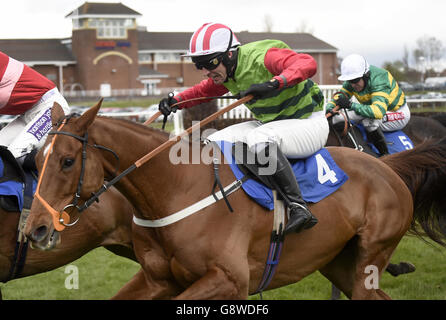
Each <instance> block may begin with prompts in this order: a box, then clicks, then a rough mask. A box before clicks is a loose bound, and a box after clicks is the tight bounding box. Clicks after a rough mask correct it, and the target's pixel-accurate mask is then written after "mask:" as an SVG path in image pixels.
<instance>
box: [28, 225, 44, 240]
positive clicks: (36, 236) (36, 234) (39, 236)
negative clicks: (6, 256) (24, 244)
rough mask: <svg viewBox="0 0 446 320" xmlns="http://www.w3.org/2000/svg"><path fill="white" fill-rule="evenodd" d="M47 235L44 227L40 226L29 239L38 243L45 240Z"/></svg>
mask: <svg viewBox="0 0 446 320" xmlns="http://www.w3.org/2000/svg"><path fill="white" fill-rule="evenodd" d="M47 235H48V228H47V227H46V226H40V227H38V228H37V229H35V230H34V231H33V232H32V233H31V236H30V237H31V240H32V241H35V242H39V241H41V240H43V239H45V237H46V236H47Z"/></svg>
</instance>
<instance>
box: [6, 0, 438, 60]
mask: <svg viewBox="0 0 446 320" xmlns="http://www.w3.org/2000/svg"><path fill="white" fill-rule="evenodd" d="M84 2H85V1H84V0H12V1H7V2H5V4H4V6H2V10H1V11H0V39H26V38H67V37H71V19H68V18H65V16H66V15H67V14H69V13H70V12H71V11H72V10H74V9H76V8H78V7H79V6H81V5H82V4H83V3H84ZM90 2H122V3H123V4H125V5H126V6H128V7H130V8H132V9H134V10H136V11H138V12H139V13H141V14H142V17H141V18H139V19H138V20H137V21H138V24H139V25H142V26H146V27H147V30H148V31H184V32H189V31H190V32H191V35H192V33H193V32H194V31H195V30H196V29H197V28H198V27H200V26H201V25H202V24H203V23H205V22H219V23H223V24H226V25H227V26H229V27H230V28H231V29H232V30H233V31H234V32H237V31H250V32H263V31H266V26H267V21H270V26H271V31H272V32H299V31H302V30H303V29H304V30H307V31H311V33H312V34H313V35H314V36H315V37H317V38H319V39H321V40H323V41H325V42H327V43H329V44H331V45H332V46H334V47H336V48H337V49H339V51H338V56H339V57H341V58H342V57H345V56H346V55H348V54H350V53H359V54H362V55H364V56H365V57H366V58H367V60H368V61H369V63H371V64H373V65H376V66H382V64H383V63H384V62H385V61H394V60H397V59H401V58H402V57H403V53H404V48H405V47H406V48H407V49H408V51H409V52H412V50H413V49H414V48H415V47H416V40H417V39H418V38H420V37H422V36H424V35H427V36H431V37H435V38H437V39H438V40H440V41H441V42H442V43H443V45H444V46H445V47H446V18H445V17H446V16H445V14H446V1H443V0H423V1H419V0H373V1H370V0H368V1H364V0H362V1H361V0H356V1H355V0H311V1H308V0H306V1H301V0H254V1H251V0H222V1H214V0H206V1H199V0H120V1H119V0H118V1H117V0H108V1H105V0H92V1H90ZM0 50H1V48H0Z"/></svg>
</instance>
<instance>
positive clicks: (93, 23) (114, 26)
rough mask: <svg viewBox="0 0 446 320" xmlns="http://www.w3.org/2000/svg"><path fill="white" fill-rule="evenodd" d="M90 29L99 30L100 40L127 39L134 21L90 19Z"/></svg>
mask: <svg viewBox="0 0 446 320" xmlns="http://www.w3.org/2000/svg"><path fill="white" fill-rule="evenodd" d="M88 25H89V27H90V28H95V29H96V30H97V37H98V38H126V37H127V32H126V31H127V28H129V27H132V26H133V22H132V19H90V21H89V24H88Z"/></svg>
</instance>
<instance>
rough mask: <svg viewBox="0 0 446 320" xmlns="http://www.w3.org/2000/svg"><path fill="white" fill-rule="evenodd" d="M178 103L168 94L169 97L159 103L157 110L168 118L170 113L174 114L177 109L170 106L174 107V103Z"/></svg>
mask: <svg viewBox="0 0 446 320" xmlns="http://www.w3.org/2000/svg"><path fill="white" fill-rule="evenodd" d="M177 102H178V101H177V100H176V99H175V98H174V97H173V94H172V93H169V96H168V97H167V98H164V99H162V100H161V101H160V103H159V105H158V110H159V111H161V113H162V114H163V115H164V116H165V117H167V116H169V115H170V114H171V113H172V112H176V111H177V109H178V108H177V107H173V108H172V105H174V104H175V103H177Z"/></svg>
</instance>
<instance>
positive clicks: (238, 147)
mask: <svg viewBox="0 0 446 320" xmlns="http://www.w3.org/2000/svg"><path fill="white" fill-rule="evenodd" d="M232 154H233V155H234V159H235V163H236V164H237V166H238V168H239V169H240V171H241V172H243V174H244V175H247V176H248V177H249V178H251V179H254V180H255V181H257V182H260V183H262V184H264V185H265V186H267V187H268V188H270V189H272V184H271V183H270V181H269V179H268V176H265V175H260V174H259V166H258V164H256V162H255V154H254V153H253V152H251V151H250V150H249V148H248V145H247V144H246V143H243V142H236V143H234V145H233V146H232Z"/></svg>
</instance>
